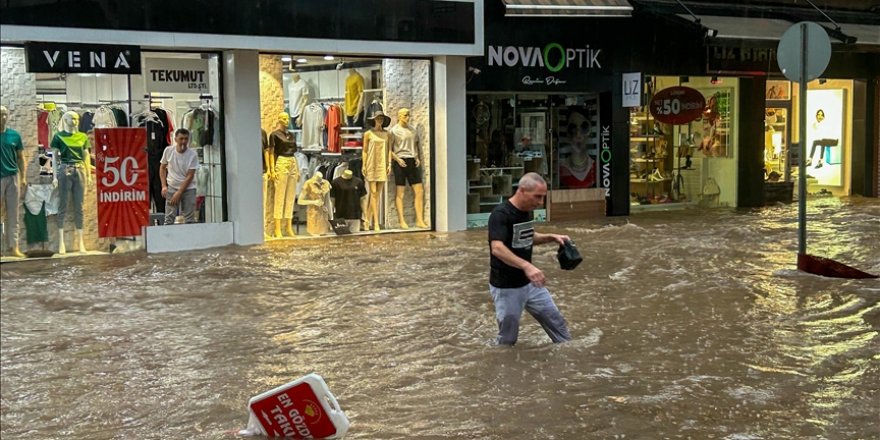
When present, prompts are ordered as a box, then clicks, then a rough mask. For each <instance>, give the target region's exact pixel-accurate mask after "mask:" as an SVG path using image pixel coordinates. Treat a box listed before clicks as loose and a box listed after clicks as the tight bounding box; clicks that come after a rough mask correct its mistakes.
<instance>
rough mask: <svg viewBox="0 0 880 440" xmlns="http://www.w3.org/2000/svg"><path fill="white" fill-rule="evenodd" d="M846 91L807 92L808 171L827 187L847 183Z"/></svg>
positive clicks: (820, 183)
mask: <svg viewBox="0 0 880 440" xmlns="http://www.w3.org/2000/svg"><path fill="white" fill-rule="evenodd" d="M844 98H845V96H844V90H843V89H829V90H809V91H807V147H808V148H809V150H808V153H809V154H808V155H807V174H808V175H810V176H813V177H815V178H816V180H817V184H819V185H823V186H841V185H843V161H844V153H845V150H844V142H843V121H844V114H843V112H844V107H843V103H844Z"/></svg>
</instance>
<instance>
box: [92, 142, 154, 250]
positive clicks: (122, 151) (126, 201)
mask: <svg viewBox="0 0 880 440" xmlns="http://www.w3.org/2000/svg"><path fill="white" fill-rule="evenodd" d="M95 144H96V145H95V146H94V148H95V166H96V168H97V178H98V194H97V195H98V197H97V198H98V236H99V237H134V236H138V235H141V228H142V227H144V226H147V225H148V224H149V222H150V199H149V197H148V189H149V182H148V180H147V152H146V148H147V131H146V129H143V128H96V129H95Z"/></svg>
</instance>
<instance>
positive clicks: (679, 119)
mask: <svg viewBox="0 0 880 440" xmlns="http://www.w3.org/2000/svg"><path fill="white" fill-rule="evenodd" d="M705 108H706V98H705V97H703V94H702V93H700V92H699V91H697V90H695V89H692V88H690V87H681V86H677V87H669V88H668V89H663V90H661V91H659V92H657V94H655V95H654V97H653V98H651V115H653V116H654V119H656V120H657V121H659V122H662V123H664V124H672V125H681V124H687V123H688V122H691V121H695V120H697V119H699V118H700V115H702V113H703V110H704V109H705Z"/></svg>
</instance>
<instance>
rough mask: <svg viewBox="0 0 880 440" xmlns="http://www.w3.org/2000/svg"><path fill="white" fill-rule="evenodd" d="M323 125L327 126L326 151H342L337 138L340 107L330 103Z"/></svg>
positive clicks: (340, 120) (339, 123) (340, 113)
mask: <svg viewBox="0 0 880 440" xmlns="http://www.w3.org/2000/svg"><path fill="white" fill-rule="evenodd" d="M324 126H325V127H327V151H329V152H331V153H339V152H340V151H342V149H341V145H340V144H341V142H340V139H339V135H340V129H341V128H342V109H340V108H339V106H338V105H331V106H330V108H329V109H328V110H327V117H326V118H325V119H324Z"/></svg>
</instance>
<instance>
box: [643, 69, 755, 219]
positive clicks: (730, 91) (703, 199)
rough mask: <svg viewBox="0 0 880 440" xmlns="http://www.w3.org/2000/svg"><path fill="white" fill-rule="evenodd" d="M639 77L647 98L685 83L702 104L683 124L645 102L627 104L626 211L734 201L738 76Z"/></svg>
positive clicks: (717, 204)
mask: <svg viewBox="0 0 880 440" xmlns="http://www.w3.org/2000/svg"><path fill="white" fill-rule="evenodd" d="M644 83H645V89H644V90H643V92H644V95H645V97H646V101H645V102H647V103H650V102H651V100H652V98H653V97H654V95H655V94H659V93H661V92H663V91H664V90H666V89H670V88H673V87H687V88H690V89H693V90H695V91H696V92H697V93H699V94H700V95H702V97H703V98H704V101H705V106H704V108H703V109H702V111H701V112H699V114H698V115H696V119H695V120H692V121H690V122H687V123H682V124H667V123H664V122H662V121H658V120H657V118H656V115H655V114H652V112H651V109H650V108H649V106H644V107H637V108H633V109H631V112H630V120H629V122H630V125H629V153H630V154H629V156H630V167H629V172H630V175H629V186H630V205H631V211H633V212H639V211H643V210H650V209H672V208H682V207H688V206H704V207H720V206H736V190H737V185H736V182H737V180H736V179H737V172H736V170H737V166H736V163H737V162H736V155H737V139H736V130H737V117H736V115H737V109H736V102H737V93H738V83H737V79H736V78H726V77H677V76H676V77H666V76H655V77H651V76H648V77H646V78H645V80H644ZM677 110H678V111H680V110H681V109H677ZM678 111H675V113H678Z"/></svg>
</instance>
